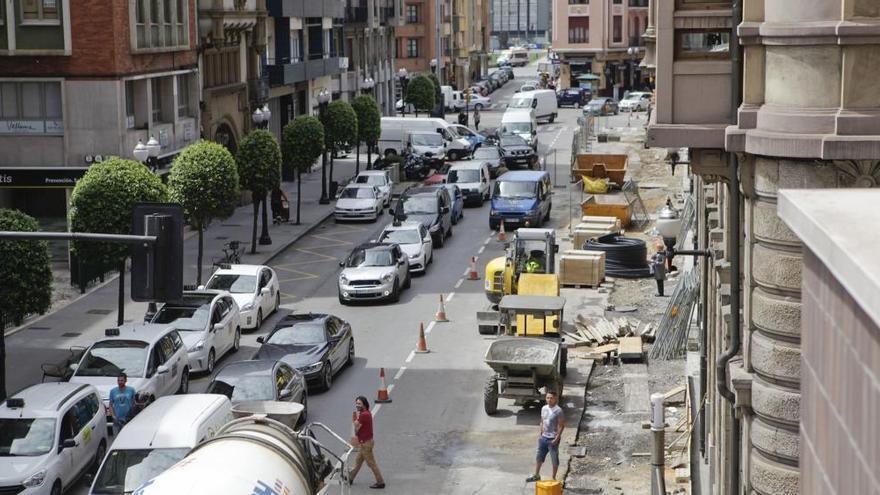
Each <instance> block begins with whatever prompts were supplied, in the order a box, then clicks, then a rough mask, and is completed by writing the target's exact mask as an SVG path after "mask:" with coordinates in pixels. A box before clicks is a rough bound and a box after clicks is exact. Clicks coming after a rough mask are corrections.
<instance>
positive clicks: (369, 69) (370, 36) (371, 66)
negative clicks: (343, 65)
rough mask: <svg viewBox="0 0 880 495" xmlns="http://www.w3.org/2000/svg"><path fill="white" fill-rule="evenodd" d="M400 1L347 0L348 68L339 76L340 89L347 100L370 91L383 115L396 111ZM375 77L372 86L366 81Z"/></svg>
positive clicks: (346, 42)
mask: <svg viewBox="0 0 880 495" xmlns="http://www.w3.org/2000/svg"><path fill="white" fill-rule="evenodd" d="M401 10H402V7H401V2H400V1H399V0H393V1H392V0H347V3H346V8H345V56H346V57H347V58H348V68H347V70H345V71H344V72H343V73H342V74H341V75H340V76H339V79H338V81H339V84H338V88H337V87H335V86H336V85H334V93H336V92H339V93H341V95H342V97H343V98H345V99H346V100H347V101H351V100H352V99H354V98H355V97H356V96H357V95H359V94H361V93H364V92H369V93H371V94H372V95H373V97H374V98H375V99H376V102H377V103H378V104H379V109H380V110H381V112H382V115H393V114H394V101H395V100H394V88H395V72H394V45H395V44H396V43H397V40H396V38H395V36H394V30H395V27H396V26H397V25H398V22H399V20H400V19H401ZM368 78H369V79H372V81H373V87H372V88H366V87H365V86H364V82H365V81H366V80H367V79H368Z"/></svg>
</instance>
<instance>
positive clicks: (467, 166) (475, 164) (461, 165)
mask: <svg viewBox="0 0 880 495" xmlns="http://www.w3.org/2000/svg"><path fill="white" fill-rule="evenodd" d="M485 164H486V162H484V161H483V160H467V161H463V162H458V163H456V164H455V165H453V166H451V167H449V170H480V169H481V168H483V165H485Z"/></svg>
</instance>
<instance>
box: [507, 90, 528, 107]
mask: <svg viewBox="0 0 880 495" xmlns="http://www.w3.org/2000/svg"><path fill="white" fill-rule="evenodd" d="M528 89H529V87H528V86H523V87H522V91H526V90H528ZM507 108H532V99H531V98H514V99H512V100H510V105H507Z"/></svg>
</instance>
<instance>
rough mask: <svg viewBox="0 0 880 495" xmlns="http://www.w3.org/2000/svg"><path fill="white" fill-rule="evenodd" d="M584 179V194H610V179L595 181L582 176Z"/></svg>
mask: <svg viewBox="0 0 880 495" xmlns="http://www.w3.org/2000/svg"><path fill="white" fill-rule="evenodd" d="M581 177H583V179H584V192H585V193H590V194H605V193H607V192H608V179H594V178H592V177H588V176H586V175H582V176H581Z"/></svg>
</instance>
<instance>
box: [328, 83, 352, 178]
mask: <svg viewBox="0 0 880 495" xmlns="http://www.w3.org/2000/svg"><path fill="white" fill-rule="evenodd" d="M324 119H325V120H324V122H325V124H324V145H325V146H327V149H329V150H333V151H339V150H341V149H342V148H344V147H345V146H346V145H352V144H354V143H355V141H357V135H358V121H357V115H355V113H354V110H353V109H352V108H351V105H349V104H348V102H347V101H342V100H336V101H333V102H330V104H329V105H327V113H326V114H324ZM328 180H329V181H330V182H333V154H332V153H331V155H330V178H329V179H328Z"/></svg>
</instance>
